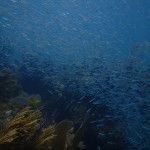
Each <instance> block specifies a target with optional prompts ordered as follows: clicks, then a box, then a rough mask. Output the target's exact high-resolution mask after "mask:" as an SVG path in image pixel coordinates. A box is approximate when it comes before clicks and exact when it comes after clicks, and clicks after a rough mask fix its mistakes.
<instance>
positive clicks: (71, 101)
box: [0, 0, 150, 150]
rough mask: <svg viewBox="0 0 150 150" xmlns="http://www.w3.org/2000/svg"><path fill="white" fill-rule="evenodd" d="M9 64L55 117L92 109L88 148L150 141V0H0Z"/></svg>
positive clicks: (117, 149) (1, 40) (2, 45)
mask: <svg viewBox="0 0 150 150" xmlns="http://www.w3.org/2000/svg"><path fill="white" fill-rule="evenodd" d="M6 67H8V68H11V69H12V70H17V72H19V73H20V74H21V76H22V81H21V82H22V86H23V89H24V91H26V92H27V93H29V94H35V93H36V94H37V93H38V94H40V95H41V97H42V100H43V102H42V105H44V106H45V112H46V114H50V113H52V112H54V116H55V119H56V120H57V121H61V120H63V119H66V118H68V119H70V120H73V121H74V122H75V123H76V124H77V126H78V123H79V122H81V120H82V118H83V117H84V116H85V115H88V116H89V117H90V120H89V123H88V127H87V132H86V137H85V139H84V140H85V144H86V145H87V147H86V148H85V149H87V150H99V149H100V150H108V149H109V150H111V149H113V150H121V149H122V150H124V149H126V150H130V149H131V150H149V149H150V140H149V139H150V120H149V118H150V1H149V0H109V1H106V0H32V1H31V0H0V68H1V69H3V68H6ZM48 116H49V117H51V116H50V115H48ZM89 137H92V139H93V140H92V139H90V138H89Z"/></svg>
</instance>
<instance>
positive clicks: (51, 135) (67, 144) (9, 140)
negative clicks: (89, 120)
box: [0, 107, 85, 150]
mask: <svg viewBox="0 0 150 150" xmlns="http://www.w3.org/2000/svg"><path fill="white" fill-rule="evenodd" d="M41 123H42V114H41V111H40V110H39V109H34V108H32V107H25V108H23V109H22V110H21V111H20V112H19V113H18V114H17V115H16V117H14V118H13V119H12V120H9V121H8V122H7V124H6V125H5V127H4V128H3V129H2V130H1V131H0V149H1V150H28V149H30V150H76V149H77V148H78V147H80V148H84V144H83V143H82V142H81V141H80V140H81V138H82V137H83V132H84V129H85V121H84V122H83V123H82V124H81V126H80V128H79V129H78V131H77V133H76V134H75V136H73V133H71V132H70V131H71V129H73V122H72V121H69V120H64V121H62V122H60V123H59V124H57V125H49V126H48V127H47V128H42V127H41ZM71 137H73V138H71Z"/></svg>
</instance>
